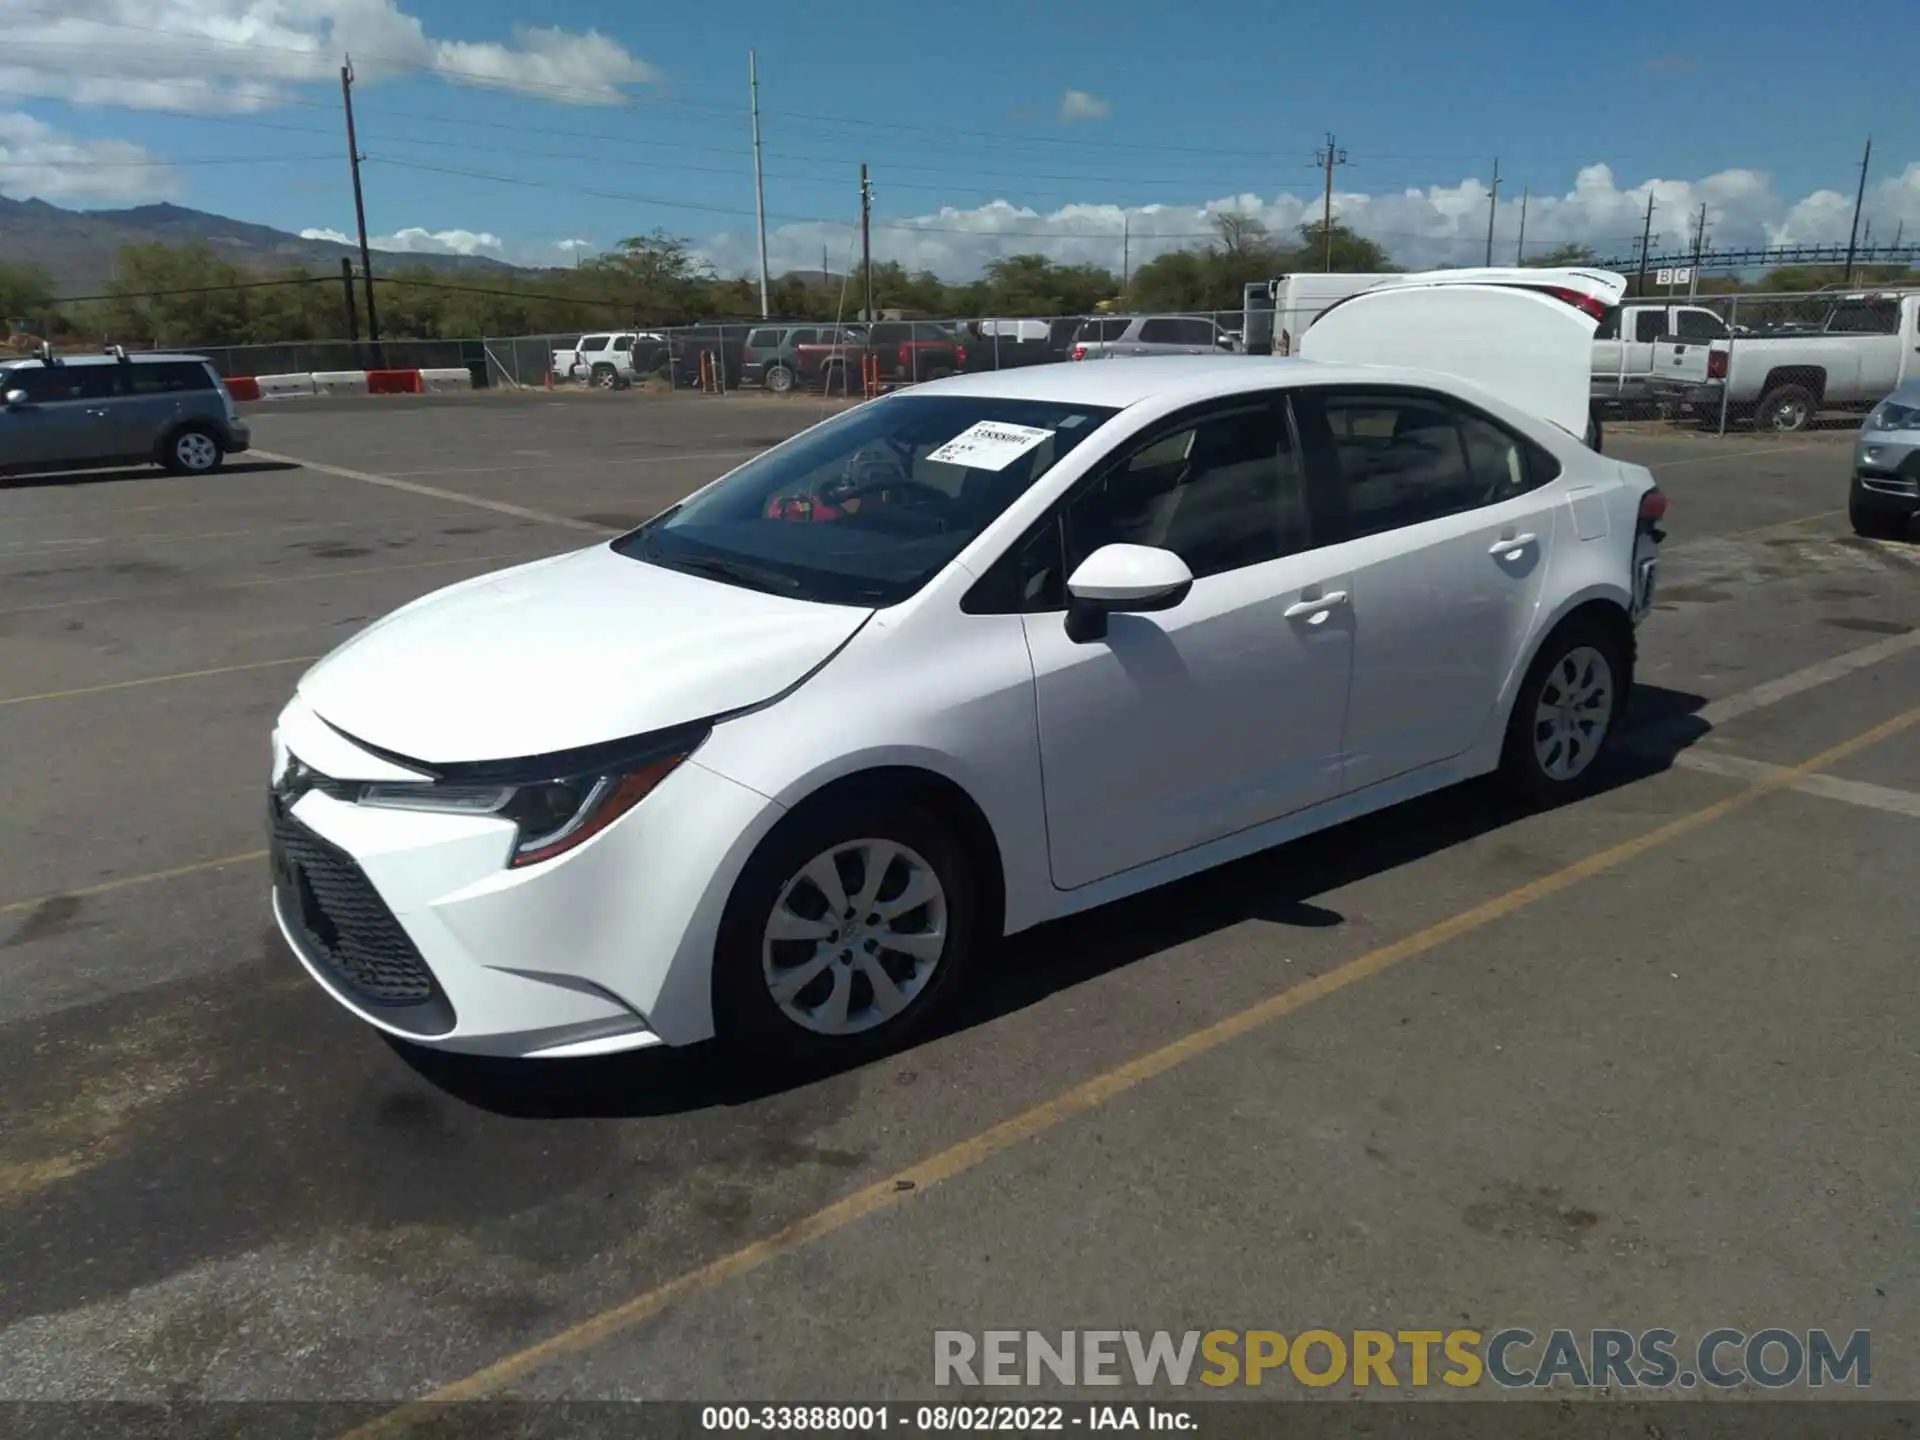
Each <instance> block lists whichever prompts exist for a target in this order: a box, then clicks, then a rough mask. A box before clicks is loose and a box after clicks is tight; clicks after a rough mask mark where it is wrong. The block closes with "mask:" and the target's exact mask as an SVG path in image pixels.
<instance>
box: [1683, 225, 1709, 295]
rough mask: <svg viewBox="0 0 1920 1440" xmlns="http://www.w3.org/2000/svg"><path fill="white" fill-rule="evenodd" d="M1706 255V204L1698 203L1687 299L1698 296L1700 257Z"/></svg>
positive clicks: (1688, 273) (1688, 272)
mask: <svg viewBox="0 0 1920 1440" xmlns="http://www.w3.org/2000/svg"><path fill="white" fill-rule="evenodd" d="M1706 253H1707V202H1706V201H1704V200H1702V201H1701V202H1700V223H1699V224H1697V225H1695V226H1694V227H1693V265H1692V267H1691V268H1690V269H1689V270H1688V271H1687V298H1688V299H1689V300H1695V299H1698V298H1699V295H1700V257H1701V256H1702V255H1704V254H1706Z"/></svg>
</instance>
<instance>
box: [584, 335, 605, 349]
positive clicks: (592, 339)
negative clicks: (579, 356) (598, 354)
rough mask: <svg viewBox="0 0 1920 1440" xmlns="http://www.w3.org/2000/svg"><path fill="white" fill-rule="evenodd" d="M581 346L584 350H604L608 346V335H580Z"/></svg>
mask: <svg viewBox="0 0 1920 1440" xmlns="http://www.w3.org/2000/svg"><path fill="white" fill-rule="evenodd" d="M580 348H581V349H582V350H604V349H606V348H607V337H606V336H604V335H583V336H581V337H580Z"/></svg>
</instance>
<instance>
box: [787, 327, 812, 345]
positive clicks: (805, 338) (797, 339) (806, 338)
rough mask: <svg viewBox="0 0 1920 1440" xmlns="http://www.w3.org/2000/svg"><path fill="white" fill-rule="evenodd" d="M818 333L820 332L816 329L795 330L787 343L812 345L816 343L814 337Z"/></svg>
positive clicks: (788, 337)
mask: <svg viewBox="0 0 1920 1440" xmlns="http://www.w3.org/2000/svg"><path fill="white" fill-rule="evenodd" d="M818 333H819V332H818V331H815V330H795V331H794V332H793V333H792V334H791V335H789V336H787V344H789V345H812V344H814V343H815V340H814V337H815V335H817V334H818Z"/></svg>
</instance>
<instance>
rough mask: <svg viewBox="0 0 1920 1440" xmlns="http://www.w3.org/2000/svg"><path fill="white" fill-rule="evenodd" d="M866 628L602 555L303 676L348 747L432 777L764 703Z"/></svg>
mask: <svg viewBox="0 0 1920 1440" xmlns="http://www.w3.org/2000/svg"><path fill="white" fill-rule="evenodd" d="M872 614H873V612H872V611H871V610H863V609H855V608H852V607H848V606H842V605H818V604H814V603H811V602H808V601H802V600H792V599H788V598H786V597H785V596H779V595H767V594H762V593H760V592H758V591H754V590H747V589H742V588H741V587H739V586H735V585H727V584H723V583H721V582H719V581H714V580H707V579H703V578H701V577H699V576H695V575H686V574H682V573H680V572H678V571H673V570H667V569H663V568H661V567H660V566H658V565H650V564H646V563H644V562H642V561H638V560H630V559H628V558H627V557H625V556H623V555H619V554H616V553H615V552H614V551H613V550H612V549H611V548H610V547H608V546H606V545H600V546H596V547H594V548H593V549H591V550H581V551H575V552H573V553H571V554H567V555H559V556H555V557H553V558H551V559H547V560H537V561H535V562H533V563H532V564H529V565H521V566H517V567H515V568H514V569H511V570H504V571H501V572H499V573H497V574H493V575H485V576H480V577H478V578H476V579H473V580H467V581H462V582H461V583H460V584H457V585H453V586H449V587H448V588H446V589H444V590H439V591H436V592H434V593H433V594H431V595H427V596H424V597H423V598H421V599H419V600H416V601H414V602H413V603H412V604H410V605H406V606H403V607H402V608H401V609H399V610H396V611H394V612H393V613H392V614H391V615H389V616H387V617H386V618H385V619H384V620H380V621H378V622H376V623H375V624H373V625H371V626H369V627H368V628H367V629H365V630H363V631H361V632H360V634H358V635H356V636H355V637H354V638H353V639H351V640H349V641H348V642H347V643H346V644H344V645H342V646H341V647H340V648H339V649H337V650H335V651H334V652H333V653H332V654H331V655H329V656H327V657H326V658H325V659H324V660H322V661H320V663H319V664H317V665H315V666H314V667H313V668H312V669H311V670H309V671H308V672H307V673H306V675H305V676H304V677H302V679H301V681H300V687H299V689H300V697H301V699H302V700H304V701H305V702H306V703H307V704H308V705H309V706H310V707H312V709H313V710H314V712H315V713H316V714H318V715H319V716H320V717H321V718H322V719H324V720H325V721H326V722H327V723H328V724H330V725H332V726H334V727H335V728H336V729H338V730H340V731H342V732H344V733H345V734H347V735H349V736H351V737H353V738H354V739H356V740H360V741H363V742H364V743H366V744H368V745H372V746H376V747H378V748H380V749H382V750H386V751H389V752H392V753H393V754H396V755H400V756H405V757H408V758H410V759H414V760H418V761H422V762H425V763H426V764H429V765H433V764H448V765H450V764H460V763H464V762H472V761H481V760H509V759H519V758H521V757H524V756H530V755H545V754H551V753H553V752H555V751H560V750H572V749H577V748H579V747H582V746H586V745H597V744H601V743H604V742H606V741H609V740H619V739H624V738H626V737H628V736H633V735H643V734H646V733H648V732H650V731H654V730H663V729H667V728H669V727H672V726H676V725H683V724H687V723H689V722H691V721H695V720H701V719H704V718H706V717H708V716H711V715H719V714H724V713H726V712H728V711H733V710H739V709H743V708H745V707H747V706H751V705H755V704H758V703H760V702H761V701H764V700H769V699H771V698H773V697H774V696H776V695H778V694H780V692H781V691H783V690H786V689H788V688H789V687H791V686H793V685H794V684H796V683H798V682H799V681H800V680H802V679H804V678H805V677H806V676H807V675H808V674H809V673H810V672H811V671H813V670H814V669H816V668H817V667H818V666H820V665H821V664H822V663H824V662H825V661H826V660H827V659H829V658H830V657H831V656H832V655H833V654H834V652H835V651H836V650H838V649H839V648H840V647H841V646H842V645H844V644H845V643H846V642H847V641H848V640H849V639H851V638H852V637H853V635H854V634H855V632H857V631H858V630H859V629H860V627H861V626H862V625H863V624H864V623H866V621H867V619H868V618H869V617H870V616H871V615H872Z"/></svg>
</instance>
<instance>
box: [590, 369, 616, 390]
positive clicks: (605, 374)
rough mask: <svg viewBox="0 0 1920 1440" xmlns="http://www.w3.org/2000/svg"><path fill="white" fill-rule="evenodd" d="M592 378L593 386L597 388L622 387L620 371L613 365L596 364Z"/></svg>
mask: <svg viewBox="0 0 1920 1440" xmlns="http://www.w3.org/2000/svg"><path fill="white" fill-rule="evenodd" d="M590 379H591V382H592V384H593V388H594V389H596V390H618V389H619V388H620V372H619V371H618V370H616V369H614V368H613V366H611V365H596V366H594V367H593V374H592V376H591V377H590Z"/></svg>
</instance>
